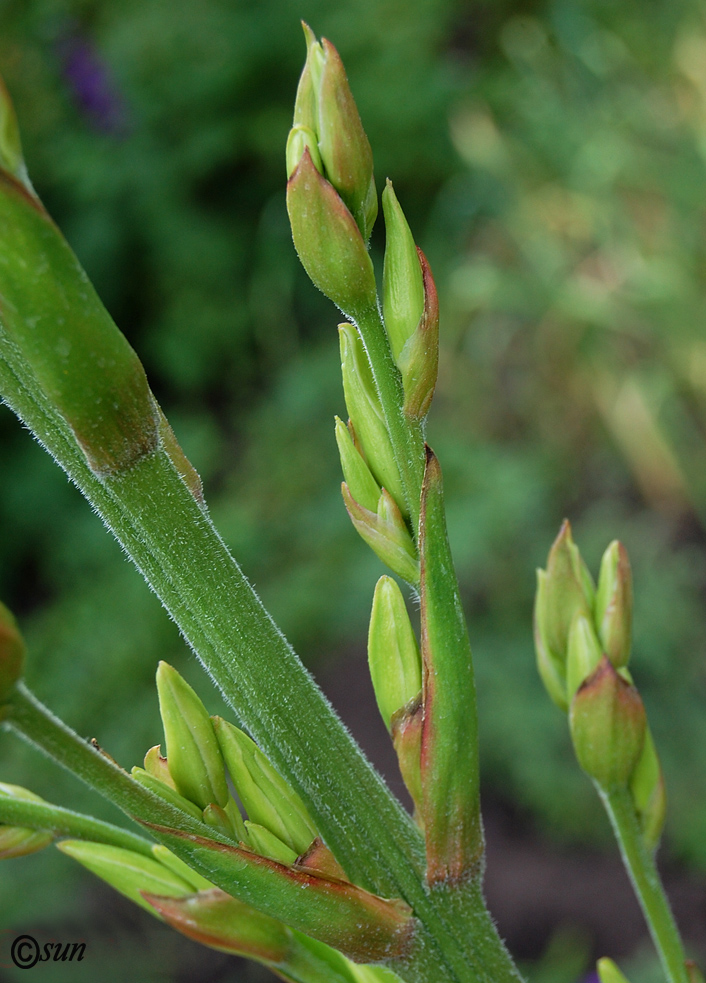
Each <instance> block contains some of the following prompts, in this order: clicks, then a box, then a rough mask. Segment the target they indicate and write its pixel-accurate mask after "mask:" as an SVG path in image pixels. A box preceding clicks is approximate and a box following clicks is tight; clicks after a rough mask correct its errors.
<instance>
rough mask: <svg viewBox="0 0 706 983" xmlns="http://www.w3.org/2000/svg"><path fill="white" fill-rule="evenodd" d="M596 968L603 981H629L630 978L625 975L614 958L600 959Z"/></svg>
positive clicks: (624, 982) (612, 982) (606, 982)
mask: <svg viewBox="0 0 706 983" xmlns="http://www.w3.org/2000/svg"><path fill="white" fill-rule="evenodd" d="M596 968H597V969H598V979H599V980H600V981H601V983H629V980H628V978H627V977H626V976H623V974H622V973H621V972H620V970H619V969H618V967H617V966H616V965H615V963H614V962H613V960H612V959H607V958H606V959H599V960H598V964H597V967H596Z"/></svg>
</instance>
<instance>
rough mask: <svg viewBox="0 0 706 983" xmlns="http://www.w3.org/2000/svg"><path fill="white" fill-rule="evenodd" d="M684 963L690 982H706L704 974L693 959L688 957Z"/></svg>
mask: <svg viewBox="0 0 706 983" xmlns="http://www.w3.org/2000/svg"><path fill="white" fill-rule="evenodd" d="M684 965H685V966H686V975H687V978H688V980H689V983H706V981H705V980H704V974H703V973H702V972H701V970H700V969H699V967H698V966H697V965H696V963H695V962H694V961H693V960H692V959H687V960H686V962H685V963H684Z"/></svg>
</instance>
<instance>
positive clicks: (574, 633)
mask: <svg viewBox="0 0 706 983" xmlns="http://www.w3.org/2000/svg"><path fill="white" fill-rule="evenodd" d="M602 655H603V652H602V651H601V646H600V643H599V641H598V639H597V638H596V632H595V630H594V628H593V623H592V622H591V621H590V620H589V618H587V617H586V616H585V615H584V614H580V613H577V614H576V615H575V616H574V620H573V621H572V622H571V628H570V629H569V641H568V648H567V658H566V698H567V700H568V702H569V703H571V701H572V699H573V698H574V694H575V693H576V691H577V689H578V688H579V686H581V684H582V683H583V681H584V680H585V679H588V677H589V676H590V675H591V674H592V673H593V672H595V670H596V668H597V667H598V663H599V662H600V661H601V656H602Z"/></svg>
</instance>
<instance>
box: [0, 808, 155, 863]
mask: <svg viewBox="0 0 706 983" xmlns="http://www.w3.org/2000/svg"><path fill="white" fill-rule="evenodd" d="M0 823H2V824H4V825H6V826H21V827H23V828H25V829H36V830H42V831H44V832H47V833H52V834H53V835H54V836H55V837H57V838H59V837H71V838H72V839H80V840H89V841H91V842H92V843H107V844H108V845H109V846H119V847H122V848H123V850H132V852H133V853H141V854H144V856H146V857H152V856H153V854H152V844H151V843H150V841H149V840H146V839H144V838H143V837H142V836H137V835H136V834H135V833H130V832H129V831H128V830H126V829H121V828H120V827H119V826H113V824H112V823H104V822H103V821H102V820H101V819H94V818H93V816H84V815H83V814H82V813H80V812H73V811H72V810H71V809H64V808H63V807H62V806H55V805H51V804H50V803H48V802H33V801H32V800H31V799H16V798H13V797H12V796H9V795H0Z"/></svg>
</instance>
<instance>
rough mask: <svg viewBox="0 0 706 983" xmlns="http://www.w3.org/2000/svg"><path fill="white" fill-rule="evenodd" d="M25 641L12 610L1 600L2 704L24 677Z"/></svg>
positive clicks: (0, 701) (0, 677)
mask: <svg viewBox="0 0 706 983" xmlns="http://www.w3.org/2000/svg"><path fill="white" fill-rule="evenodd" d="M25 652H26V648H25V643H24V639H23V638H22V635H21V634H20V630H19V628H18V627H17V622H16V621H15V618H14V616H13V614H12V612H11V611H9V610H8V609H7V608H6V607H5V605H4V604H3V603H2V602H0V705H1V704H2V703H3V702H4V701H5V700H7V698H8V697H9V696H10V693H11V692H12V690H13V689H14V687H15V683H17V682H18V681H19V680H20V679H21V678H22V673H23V671H24V663H25Z"/></svg>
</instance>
